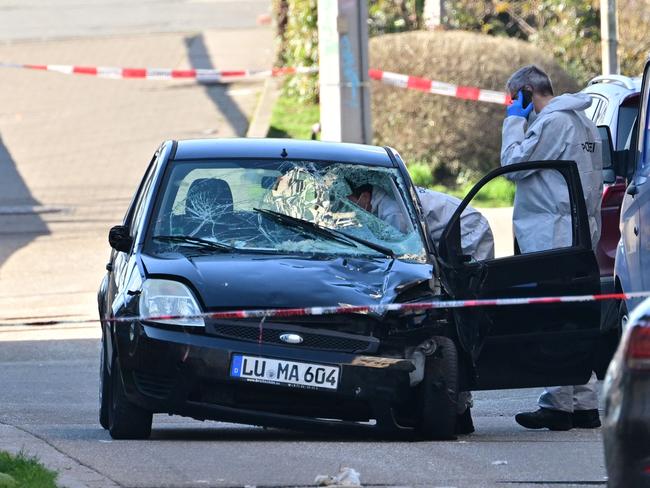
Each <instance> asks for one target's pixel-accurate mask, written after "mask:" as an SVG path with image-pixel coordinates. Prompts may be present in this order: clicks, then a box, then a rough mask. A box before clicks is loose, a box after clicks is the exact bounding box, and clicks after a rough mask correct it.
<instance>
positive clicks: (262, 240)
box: [98, 139, 600, 439]
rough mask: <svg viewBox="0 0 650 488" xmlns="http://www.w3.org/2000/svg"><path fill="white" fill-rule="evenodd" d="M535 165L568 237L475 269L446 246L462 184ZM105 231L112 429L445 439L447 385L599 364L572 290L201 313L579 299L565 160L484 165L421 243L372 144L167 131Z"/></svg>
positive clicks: (105, 374)
mask: <svg viewBox="0 0 650 488" xmlns="http://www.w3.org/2000/svg"><path fill="white" fill-rule="evenodd" d="M542 167H543V168H544V170H546V171H554V172H556V173H557V175H558V177H559V178H560V180H561V181H563V182H564V184H566V187H567V194H568V197H569V200H570V202H571V206H572V223H571V229H570V231H571V232H572V235H573V246H571V247H566V248H560V249H549V250H543V251H538V252H535V253H531V254H527V255H522V254H520V253H514V254H513V255H511V256H505V257H497V258H494V259H490V260H485V261H477V260H476V259H474V258H473V257H472V256H468V255H466V254H464V251H463V246H462V242H461V229H460V221H461V218H462V213H463V210H464V209H465V208H466V207H467V206H468V205H469V203H470V202H471V200H472V198H473V197H474V196H475V195H476V194H477V193H478V192H479V191H480V189H481V188H482V187H483V186H485V185H487V184H489V182H490V181H491V180H492V179H493V178H497V177H501V176H502V175H504V174H506V173H508V172H513V171H532V170H539V169H540V168H542ZM109 242H110V245H111V247H112V251H111V257H110V261H109V263H108V264H107V270H108V272H107V273H106V275H105V277H104V280H103V281H102V284H101V287H100V290H99V295H98V301H99V313H100V318H101V319H102V348H101V365H100V368H101V370H100V413H99V417H100V423H101V425H102V426H103V427H104V428H105V429H108V430H109V432H110V435H111V436H112V437H113V438H116V439H128V438H130V439H134V438H147V437H149V435H150V433H151V429H152V418H153V414H154V413H166V414H170V415H183V416H189V417H193V418H195V419H200V420H208V419H209V420H220V421H226V422H237V423H245V424H253V425H263V426H274V427H282V428H294V429H296V428H297V429H327V430H329V429H332V428H333V427H341V428H345V429H357V430H359V431H364V432H365V431H375V432H380V433H384V434H387V435H389V434H395V433H403V434H407V435H409V436H415V437H417V438H425V439H449V438H453V437H454V432H455V422H456V416H457V401H458V395H459V392H461V391H469V390H477V389H496V388H517V387H530V386H543V385H547V384H552V385H554V384H581V383H584V382H586V381H587V379H588V378H589V376H590V374H591V371H592V368H593V367H594V366H593V365H594V364H597V362H598V361H597V360H598V358H597V355H598V351H597V348H596V347H595V344H596V343H597V342H598V341H597V339H598V337H599V336H600V330H599V308H598V306H597V305H595V304H593V303H588V302H584V303H562V304H554V305H534V306H528V307H526V308H523V307H521V306H506V307H490V308H487V307H486V308H468V309H451V310H446V309H437V308H430V309H422V310H413V309H409V310H400V309H399V307H398V309H397V310H390V311H389V310H382V309H381V307H378V308H376V309H374V311H373V312H371V313H358V312H354V311H351V312H348V313H346V312H345V311H344V313H339V314H332V315H305V316H300V315H297V316H291V317H278V316H269V317H263V318H262V319H260V318H256V319H247V318H236V319H228V320H223V319H215V318H211V317H210V316H209V313H213V312H220V311H233V310H261V309H262V310H263V309H287V308H292V309H293V308H301V307H328V306H342V307H346V306H354V305H362V306H363V305H385V304H400V303H403V304H409V303H418V302H431V301H438V300H446V299H464V298H468V299H476V298H493V297H526V296H530V297H534V296H544V295H553V296H558V295H582V294H591V293H598V291H599V286H600V281H599V273H598V266H597V263H596V259H595V256H594V253H593V251H591V246H590V237H589V228H588V224H587V218H586V210H585V206H584V199H583V197H582V192H581V188H580V181H579V176H578V173H577V170H576V168H575V164H574V163H571V162H545V163H525V164H521V165H514V166H513V167H510V168H508V169H499V170H496V171H494V172H493V173H491V174H490V175H488V176H486V177H485V178H484V179H483V180H482V181H481V182H479V184H478V185H477V186H476V187H475V189H474V190H473V191H472V192H470V194H469V195H468V196H467V198H466V199H465V200H464V201H463V203H462V204H461V205H460V206H459V207H458V209H457V211H456V213H455V214H454V216H453V217H452V219H451V220H450V221H449V223H448V225H447V228H446V230H445V232H444V233H443V237H442V240H441V242H440V243H439V246H438V243H433V242H431V239H430V237H429V233H428V230H427V224H426V222H425V219H424V216H423V211H422V208H421V204H420V202H419V200H418V197H417V193H416V189H415V187H414V185H413V183H412V182H411V180H410V178H409V175H408V173H407V171H406V167H405V165H404V163H403V161H402V160H401V158H400V156H399V155H398V154H397V152H396V151H394V150H393V149H391V148H387V147H386V148H382V147H374V146H364V145H354V144H338V143H323V142H317V141H292V140H272V139H266V140H250V139H249V140H243V139H230V140H228V139H224V140H195V141H179V142H176V141H168V142H165V143H164V144H163V145H162V146H161V147H160V148H159V150H158V151H157V152H156V154H155V155H154V157H153V159H152V160H151V162H150V164H149V166H148V168H147V170H146V173H145V175H144V178H143V179H142V182H141V184H140V186H139V188H138V190H137V192H136V194H135V196H134V199H133V201H132V203H131V205H130V207H129V209H128V211H127V213H126V216H125V218H124V221H123V223H122V225H118V226H115V227H113V228H112V229H111V231H110V235H109ZM166 317H167V318H166Z"/></svg>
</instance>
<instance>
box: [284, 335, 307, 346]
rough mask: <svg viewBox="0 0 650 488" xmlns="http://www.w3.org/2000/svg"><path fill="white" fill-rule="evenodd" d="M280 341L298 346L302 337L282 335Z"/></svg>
mask: <svg viewBox="0 0 650 488" xmlns="http://www.w3.org/2000/svg"><path fill="white" fill-rule="evenodd" d="M280 340H281V341H282V342H286V343H287V344H300V343H301V342H302V341H303V339H302V337H301V336H299V335H298V334H282V335H281V336H280Z"/></svg>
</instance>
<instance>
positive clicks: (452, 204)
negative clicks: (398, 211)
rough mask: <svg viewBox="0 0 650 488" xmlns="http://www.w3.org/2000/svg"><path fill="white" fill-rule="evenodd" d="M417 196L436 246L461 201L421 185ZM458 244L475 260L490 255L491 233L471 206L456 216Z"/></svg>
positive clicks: (492, 251) (491, 255) (484, 258)
mask: <svg viewBox="0 0 650 488" xmlns="http://www.w3.org/2000/svg"><path fill="white" fill-rule="evenodd" d="M418 198H419V199H420V203H421V204H422V210H423V211H424V218H425V219H426V222H427V227H428V230H429V235H430V237H431V240H432V241H433V243H434V244H435V246H436V248H438V243H439V241H440V237H442V233H443V231H444V230H445V227H447V224H448V223H449V219H451V216H452V215H453V214H454V212H455V211H456V209H457V208H458V206H459V205H460V203H461V200H460V199H458V198H456V197H454V196H451V195H447V194H446V193H440V192H437V191H433V190H427V189H425V188H418ZM460 245H461V247H462V249H463V254H467V255H469V256H472V257H473V258H474V259H476V260H477V261H484V260H486V259H493V258H494V236H493V235H492V229H490V224H489V223H488V221H487V219H486V218H485V217H484V216H483V214H481V212H479V211H478V210H475V209H474V208H472V207H469V206H468V207H467V208H466V209H465V210H464V211H463V213H462V214H461V216H460Z"/></svg>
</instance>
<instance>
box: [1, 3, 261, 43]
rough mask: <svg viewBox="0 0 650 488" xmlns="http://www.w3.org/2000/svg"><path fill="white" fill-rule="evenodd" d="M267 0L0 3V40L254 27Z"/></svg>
mask: <svg viewBox="0 0 650 488" xmlns="http://www.w3.org/2000/svg"><path fill="white" fill-rule="evenodd" d="M268 6H269V2H268V0H93V1H82V0H3V1H2V2H0V33H1V34H0V37H1V38H2V40H5V41H7V40H10V41H13V40H26V39H29V40H42V39H47V40H51V39H53V38H65V37H86V36H109V35H110V36H115V35H122V34H133V33H138V34H151V33H160V32H192V31H204V30H206V29H220V30H221V29H243V28H250V27H255V23H256V20H257V15H259V14H261V13H265V12H267V11H268Z"/></svg>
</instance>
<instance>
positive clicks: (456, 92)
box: [368, 69, 511, 105]
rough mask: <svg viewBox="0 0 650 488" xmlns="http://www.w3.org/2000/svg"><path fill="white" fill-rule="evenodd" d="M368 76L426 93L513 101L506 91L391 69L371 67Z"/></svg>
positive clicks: (506, 101) (504, 102)
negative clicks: (432, 78)
mask: <svg viewBox="0 0 650 488" xmlns="http://www.w3.org/2000/svg"><path fill="white" fill-rule="evenodd" d="M368 76H370V78H371V79H373V80H377V81H381V82H382V83H384V84H386V85H393V86H397V87H399V88H407V89H411V90H419V91H423V92H426V93H433V94H435V95H444V96H447V97H454V98H462V99H463V100H474V101H478V102H488V103H498V104H500V105H509V104H510V101H511V99H510V95H508V94H507V93H504V92H499V91H494V90H483V89H481V88H476V87H473V86H459V85H452V84H450V83H443V82H441V81H434V80H429V79H427V78H419V77H417V76H408V75H403V74H400V73H391V72H390V71H381V70H378V69H370V70H368Z"/></svg>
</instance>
